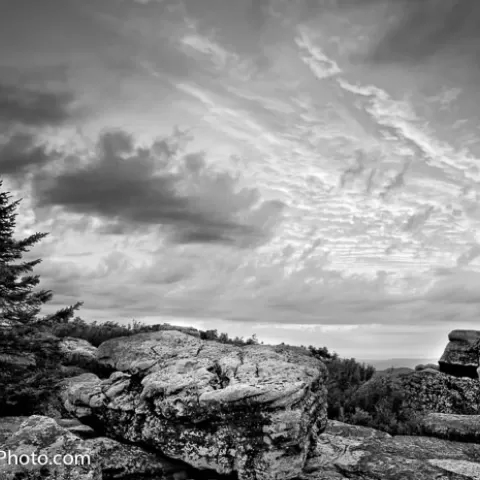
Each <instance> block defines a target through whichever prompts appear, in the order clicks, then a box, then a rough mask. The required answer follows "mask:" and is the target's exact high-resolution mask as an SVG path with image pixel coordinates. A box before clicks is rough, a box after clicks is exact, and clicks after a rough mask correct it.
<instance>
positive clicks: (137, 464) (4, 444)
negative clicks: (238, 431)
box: [0, 415, 194, 480]
mask: <svg viewBox="0 0 480 480" xmlns="http://www.w3.org/2000/svg"><path fill="white" fill-rule="evenodd" d="M62 423H63V424H65V425H67V426H69V427H70V428H68V429H67V428H64V427H62V426H61V424H62ZM77 426H78V425H76V424H75V423H74V422H72V421H71V420H64V421H63V420H59V421H55V420H53V419H51V418H49V417H44V416H37V415H35V416H31V417H23V418H22V417H10V418H2V417H0V432H3V433H5V432H7V430H9V429H11V430H12V431H11V432H10V433H9V434H8V435H7V437H6V438H1V437H0V450H1V451H5V452H6V451H8V452H9V454H10V461H9V462H7V461H6V459H4V458H1V457H0V478H1V480H17V479H20V478H28V480H37V479H38V480H73V479H75V480H131V479H133V478H135V479H136V480H143V479H145V480H146V479H153V478H155V479H156V480H177V479H187V478H191V476H192V473H194V472H192V471H191V470H188V467H186V466H184V465H179V464H178V463H177V464H176V463H174V462H171V461H169V460H168V459H166V458H162V457H159V456H157V455H155V454H152V453H149V452H145V451H143V450H142V449H141V448H139V447H136V446H132V445H123V444H121V443H119V442H117V441H115V440H112V439H110V438H105V437H96V438H90V439H87V440H85V439H82V438H81V436H79V435H76V434H74V433H73V431H75V427H77ZM32 454H35V457H34V458H35V460H32V458H33V457H32ZM21 455H23V458H21ZM42 455H45V457H41V456H42ZM56 455H59V457H55V456H56ZM15 456H16V457H15ZM75 456H76V457H75ZM15 458H18V459H19V460H20V461H21V463H24V465H20V464H18V465H16V464H15V460H14V459H15ZM25 459H27V460H28V459H30V461H28V462H27V461H25ZM64 459H66V461H65V462H64ZM74 459H75V461H73V460H74ZM44 460H48V462H56V463H64V464H63V465H61V464H59V465H48V464H47V465H40V463H43V462H44ZM19 463H20V462H19ZM67 463H72V465H66V464H67ZM74 463H76V464H75V465H74ZM27 473H29V475H30V476H29V477H26V476H25V475H26V474H27ZM22 474H23V475H24V476H22Z"/></svg>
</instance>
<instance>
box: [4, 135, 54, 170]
mask: <svg viewBox="0 0 480 480" xmlns="http://www.w3.org/2000/svg"><path fill="white" fill-rule="evenodd" d="M55 158H57V153H56V152H53V151H49V150H48V149H47V147H46V146H45V145H42V144H39V143H38V142H37V141H36V137H35V136H33V135H31V134H29V133H16V134H14V135H12V136H11V137H10V138H9V139H8V140H7V141H6V142H5V143H4V144H2V145H0V175H6V176H10V177H13V178H16V179H21V178H23V177H24V176H25V175H26V174H27V173H28V172H30V171H32V170H35V169H36V168H41V167H43V166H44V165H47V164H48V163H50V162H52V161H53V160H54V159H55Z"/></svg>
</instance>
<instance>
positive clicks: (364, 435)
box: [298, 420, 480, 480]
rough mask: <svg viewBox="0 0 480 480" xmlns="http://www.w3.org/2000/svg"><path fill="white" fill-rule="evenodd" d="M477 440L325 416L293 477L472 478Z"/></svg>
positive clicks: (477, 474)
mask: <svg viewBox="0 0 480 480" xmlns="http://www.w3.org/2000/svg"><path fill="white" fill-rule="evenodd" d="M479 458H480V445H473V444H468V443H460V442H451V441H448V440H440V439H438V438H428V437H410V436H402V435H398V436H394V437H391V436H390V435H388V434H385V433H383V432H379V431H376V430H374V429H372V428H366V427H358V426H353V425H347V424H345V423H341V422H338V421H332V420H329V422H328V426H327V428H326V430H325V431H324V432H323V433H322V434H321V435H319V438H318V441H317V443H316V446H315V448H314V449H312V452H311V454H310V455H309V458H308V460H307V462H306V465H305V468H304V472H303V473H302V474H301V475H299V476H298V480H347V479H349V480H379V479H382V480H406V479H411V480H434V479H447V478H448V479H449V480H466V479H472V480H478V479H479V478H480V463H479V460H478V459H479Z"/></svg>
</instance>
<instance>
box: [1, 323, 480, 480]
mask: <svg viewBox="0 0 480 480" xmlns="http://www.w3.org/2000/svg"><path fill="white" fill-rule="evenodd" d="M464 336H465V335H464ZM457 337H459V338H460V337H462V336H461V335H457V336H456V337H455V338H457ZM467 337H468V335H467ZM462 338H463V337H462ZM455 341H456V342H457V343H458V340H455ZM448 348H449V352H448V355H450V358H452V359H453V361H455V362H457V363H456V364H455V365H456V368H457V369H458V368H459V364H458V361H459V358H460V355H456V354H454V353H452V351H454V348H455V345H453V347H452V345H450V346H449V347H448ZM469 348H470V347H469ZM461 349H463V350H465V349H466V347H465V346H464V345H463V344H462V345H461ZM64 353H65V357H66V361H67V363H68V362H69V363H70V364H75V361H76V360H75V359H77V358H82V365H93V366H94V367H95V369H96V370H101V371H105V372H106V371H108V372H109V374H108V375H106V376H104V377H103V378H100V377H99V376H97V375H96V374H93V373H82V374H81V375H78V376H74V377H71V378H68V379H65V380H63V381H62V382H61V384H60V385H59V388H58V389H55V388H52V392H54V393H52V395H55V397H56V400H55V401H56V402H57V403H60V404H62V408H63V410H62V412H63V413H65V412H67V413H69V414H70V415H71V416H73V417H75V418H74V419H72V418H61V416H62V415H61V414H62V412H60V410H58V409H57V410H54V413H55V412H56V413H55V414H52V415H51V416H52V417H55V418H50V417H49V416H42V415H36V416H30V417H3V418H2V417H0V451H7V450H8V451H10V452H11V453H13V454H18V455H20V454H22V453H23V454H31V453H36V454H37V455H38V454H45V455H47V456H49V457H52V456H53V455H55V454H62V453H70V454H83V455H85V454H88V455H89V457H90V458H91V462H90V464H89V465H87V466H85V465H77V466H73V467H65V466H55V467H53V466H45V467H43V468H40V467H39V466H38V465H37V466H32V465H30V466H28V465H27V466H18V465H9V464H7V463H6V462H5V461H3V463H2V461H1V460H0V480H41V479H42V480H77V479H78V480H109V479H116V480H163V479H165V480H186V479H189V478H191V479H205V480H206V479H220V478H224V479H227V478H231V479H239V480H293V479H298V480H335V479H344V480H346V479H358V480H380V479H385V480H403V479H405V480H407V479H413V480H430V479H431V480H433V479H436V480H439V479H445V480H446V479H453V480H461V479H462V480H465V479H478V480H480V442H479V437H480V434H479V433H478V432H479V431H480V415H479V414H480V411H479V410H480V388H479V383H478V380H473V379H471V378H457V377H455V376H452V375H450V374H446V373H445V372H443V373H442V372H440V371H438V370H436V369H435V368H433V367H432V366H428V367H427V366H426V367H425V368H418V369H417V371H415V372H407V373H405V374H403V375H398V376H397V375H392V376H390V377H389V376H388V375H383V376H380V377H376V378H373V379H372V380H371V382H392V385H395V388H399V389H403V390H405V391H408V394H409V398H410V400H411V401H412V402H414V401H416V402H417V403H418V404H419V405H421V408H419V412H421V413H422V417H421V421H422V427H423V429H424V431H425V432H426V434H427V435H428V436H416V437H413V436H394V437H392V436H390V435H388V434H386V433H384V432H380V431H377V430H374V429H371V428H366V427H360V426H353V425H348V424H345V423H341V422H338V421H328V422H327V419H326V388H325V384H326V369H325V366H324V365H323V364H322V362H320V361H319V360H317V359H315V358H314V357H313V356H311V355H310V354H308V352H306V351H304V350H301V349H299V348H294V347H288V346H277V347H271V346H263V345H248V346H244V347H237V346H233V345H225V344H220V343H217V342H213V341H205V340H201V339H200V338H199V337H198V336H195V335H189V334H187V333H184V332H178V331H162V332H154V333H148V334H139V335H135V336H132V337H123V338H118V339H114V340H110V341H107V342H105V343H104V344H102V345H101V346H100V347H99V348H98V349H95V348H94V347H92V346H91V345H87V344H85V343H84V342H75V341H73V340H68V341H67V342H65V346H64ZM444 359H445V360H447V357H446V356H445V355H444ZM469 361H470V360H469ZM470 363H471V362H470ZM467 366H468V367H471V365H470V364H468V365H467ZM444 369H445V367H444ZM110 372H113V373H111V374H110ZM462 373H464V371H463V372H462ZM370 386H371V383H370ZM365 388H366V389H367V390H368V388H369V387H368V385H366V387H365ZM462 409H467V410H468V412H469V413H470V415H465V414H459V412H461V411H462Z"/></svg>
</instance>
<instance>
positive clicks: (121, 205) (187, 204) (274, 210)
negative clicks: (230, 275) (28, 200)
mask: <svg viewBox="0 0 480 480" xmlns="http://www.w3.org/2000/svg"><path fill="white" fill-rule="evenodd" d="M180 137H181V134H180V133H178V132H177V133H176V134H174V135H172V136H171V137H169V138H166V139H163V140H158V141H156V142H154V143H153V144H152V145H150V146H149V147H140V146H136V145H135V142H134V139H133V137H132V136H131V135H128V134H127V133H125V132H123V131H115V132H106V133H103V134H102V135H101V136H100V138H99V140H98V143H97V147H96V151H95V153H94V154H92V156H91V158H88V161H87V162H86V163H85V161H84V160H82V159H81V158H76V157H75V156H70V157H69V158H68V161H69V162H71V163H73V164H75V165H82V166H80V167H79V168H76V169H73V170H72V169H71V168H69V169H68V170H67V171H64V172H62V173H57V174H52V173H50V172H40V173H38V174H37V175H36V176H35V177H34V191H35V197H36V203H37V207H41V208H42V207H52V206H58V207H61V208H62V209H64V210H66V211H68V212H70V213H76V214H82V215H86V214H87V215H93V216H97V217H99V218H101V219H102V220H104V221H105V222H106V223H105V225H104V227H103V231H104V232H105V233H115V234H121V233H126V232H129V231H136V230H138V229H142V230H143V229H145V228H148V227H160V226H163V227H166V228H167V230H168V233H169V234H170V237H169V238H170V239H171V240H172V241H173V242H175V243H219V244H230V245H236V246H240V247H247V246H254V245H259V244H262V243H263V242H265V241H266V240H268V238H269V236H270V235H271V234H272V231H273V229H274V227H275V225H276V224H277V223H278V221H279V220H280V214H281V211H282V209H283V204H282V203H281V202H279V201H273V200H272V201H262V199H261V198H260V194H259V192H258V191H257V190H256V189H255V188H247V187H243V188H242V185H241V181H240V178H238V177H235V176H232V175H230V174H229V173H227V172H216V171H215V170H214V169H212V168H211V167H209V166H208V165H207V162H206V160H205V154H204V153H202V152H197V153H189V154H182V152H181V147H180V140H181V139H180Z"/></svg>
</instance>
